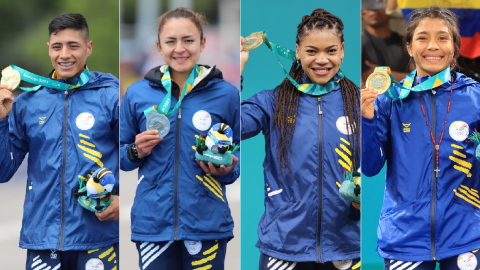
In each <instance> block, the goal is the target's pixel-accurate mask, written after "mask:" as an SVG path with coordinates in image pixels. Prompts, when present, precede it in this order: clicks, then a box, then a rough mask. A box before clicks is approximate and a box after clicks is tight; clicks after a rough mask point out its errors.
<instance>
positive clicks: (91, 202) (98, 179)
mask: <svg viewBox="0 0 480 270" xmlns="http://www.w3.org/2000/svg"><path fill="white" fill-rule="evenodd" d="M78 183H79V185H80V188H79V190H78V191H77V190H75V191H74V194H73V195H74V196H75V198H76V199H77V200H78V202H79V203H80V205H81V206H83V207H84V208H85V209H87V210H90V211H92V212H97V213H101V212H103V211H105V209H106V208H107V206H108V205H109V204H110V203H111V202H112V201H113V199H112V198H111V195H112V190H113V186H114V184H115V177H114V176H113V173H112V172H111V171H110V170H109V169H107V168H100V169H98V170H96V171H95V172H94V173H93V174H92V175H91V176H90V178H88V180H86V178H85V177H83V176H79V177H78Z"/></svg>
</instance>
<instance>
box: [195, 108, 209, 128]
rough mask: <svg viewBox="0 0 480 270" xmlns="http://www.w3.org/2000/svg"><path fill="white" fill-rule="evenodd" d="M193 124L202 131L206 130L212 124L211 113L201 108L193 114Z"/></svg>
mask: <svg viewBox="0 0 480 270" xmlns="http://www.w3.org/2000/svg"><path fill="white" fill-rule="evenodd" d="M192 122H193V126H195V128H196V129H198V130H200V131H205V130H207V129H209V128H210V126H211V125H212V117H211V115H210V114H209V113H208V112H207V111H204V110H200V111H198V112H196V113H195V114H194V115H193V118H192Z"/></svg>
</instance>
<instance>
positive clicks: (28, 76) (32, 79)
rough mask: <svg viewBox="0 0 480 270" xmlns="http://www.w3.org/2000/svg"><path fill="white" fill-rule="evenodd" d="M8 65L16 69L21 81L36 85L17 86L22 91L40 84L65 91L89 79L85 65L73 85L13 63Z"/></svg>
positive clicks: (33, 89)
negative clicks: (40, 74)
mask: <svg viewBox="0 0 480 270" xmlns="http://www.w3.org/2000/svg"><path fill="white" fill-rule="evenodd" d="M10 66H11V67H12V68H13V69H14V70H16V71H18V72H19V73H20V77H21V78H22V80H23V81H26V82H29V83H33V84H36V85H37V86H35V87H19V88H20V89H22V90H24V91H37V90H38V89H40V87H42V86H45V87H49V88H53V89H56V90H59V91H65V90H70V89H73V88H77V87H80V86H83V85H85V84H86V83H87V82H88V81H89V80H90V71H89V70H88V68H87V67H85V70H84V71H83V72H82V73H81V74H80V76H79V77H78V83H77V84H76V85H73V84H68V83H62V82H57V81H55V80H52V79H49V78H46V77H42V76H39V75H37V74H34V73H32V72H29V71H26V70H25V69H23V68H20V67H17V66H15V65H10Z"/></svg>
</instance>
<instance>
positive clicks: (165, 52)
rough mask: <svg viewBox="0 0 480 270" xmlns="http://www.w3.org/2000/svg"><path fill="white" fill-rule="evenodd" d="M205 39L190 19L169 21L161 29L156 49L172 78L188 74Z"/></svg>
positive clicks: (197, 57)
mask: <svg viewBox="0 0 480 270" xmlns="http://www.w3.org/2000/svg"><path fill="white" fill-rule="evenodd" d="M205 41H206V40H205V37H204V38H203V39H202V38H201V37H200V31H199V30H198V28H197V27H196V26H195V24H194V23H193V22H192V21H191V20H190V19H185V18H174V19H169V20H168V21H167V22H166V23H165V24H164V25H163V27H162V31H161V32H160V34H159V41H157V49H158V51H159V52H160V54H161V55H162V56H163V60H165V63H166V64H167V65H168V66H169V67H170V72H171V74H172V76H175V73H176V74H184V75H185V74H187V76H188V74H190V72H191V71H192V69H193V67H194V66H195V64H196V63H197V62H198V59H199V58H200V52H202V51H203V48H204V47H205Z"/></svg>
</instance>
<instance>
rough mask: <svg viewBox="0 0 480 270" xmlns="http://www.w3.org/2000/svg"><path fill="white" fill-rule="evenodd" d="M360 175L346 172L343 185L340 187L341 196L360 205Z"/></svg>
mask: <svg viewBox="0 0 480 270" xmlns="http://www.w3.org/2000/svg"><path fill="white" fill-rule="evenodd" d="M360 184H361V180H360V173H359V172H357V171H355V172H353V173H351V172H349V171H345V175H344V176H343V183H342V186H341V187H340V190H339V191H340V195H342V197H343V198H345V199H346V200H347V201H350V202H356V203H360Z"/></svg>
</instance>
